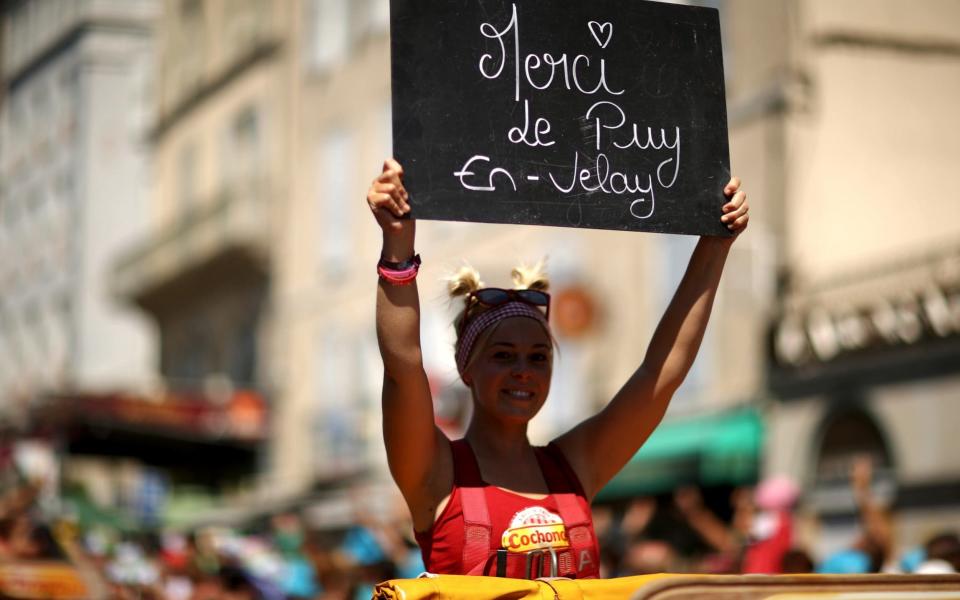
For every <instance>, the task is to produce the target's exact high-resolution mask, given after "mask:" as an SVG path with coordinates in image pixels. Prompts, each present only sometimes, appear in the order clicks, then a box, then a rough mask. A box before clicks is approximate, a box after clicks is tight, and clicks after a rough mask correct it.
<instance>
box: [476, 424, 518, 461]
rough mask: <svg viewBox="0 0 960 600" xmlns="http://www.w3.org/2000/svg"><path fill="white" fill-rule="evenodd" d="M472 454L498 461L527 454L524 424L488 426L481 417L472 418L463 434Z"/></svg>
mask: <svg viewBox="0 0 960 600" xmlns="http://www.w3.org/2000/svg"><path fill="white" fill-rule="evenodd" d="M464 437H465V438H467V441H468V442H470V447H471V448H472V449H473V452H474V454H477V455H479V456H483V457H486V458H491V459H495V460H497V461H498V462H499V461H510V460H512V459H516V458H519V457H523V456H527V455H528V454H529V453H530V451H531V446H530V440H529V439H527V426H526V424H523V425H518V426H516V427H502V426H498V427H495V428H494V427H490V426H489V425H488V424H485V423H484V422H483V419H474V420H473V421H471V422H470V426H469V427H467V432H466V434H465V435H464ZM507 464H509V463H507Z"/></svg>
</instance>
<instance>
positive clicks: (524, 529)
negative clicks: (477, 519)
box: [500, 506, 570, 552]
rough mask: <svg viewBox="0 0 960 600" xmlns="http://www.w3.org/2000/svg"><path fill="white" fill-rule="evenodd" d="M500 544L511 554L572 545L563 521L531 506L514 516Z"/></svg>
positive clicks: (547, 511) (552, 514) (548, 512)
mask: <svg viewBox="0 0 960 600" xmlns="http://www.w3.org/2000/svg"><path fill="white" fill-rule="evenodd" d="M500 543H501V544H502V546H503V547H504V548H506V549H507V550H508V551H510V552H528V551H530V550H538V549H540V548H554V549H556V548H566V547H568V546H569V545H570V542H569V540H568V539H567V530H566V528H565V527H564V526H563V519H561V518H560V517H559V516H558V515H555V514H554V513H552V512H550V511H549V510H547V509H545V508H543V507H542V506H531V507H529V508H525V509H523V510H521V511H520V512H518V513H517V514H515V515H513V518H512V519H510V526H509V527H508V528H507V530H506V531H504V532H503V537H502V538H501V541H500Z"/></svg>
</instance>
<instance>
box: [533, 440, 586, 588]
mask: <svg viewBox="0 0 960 600" xmlns="http://www.w3.org/2000/svg"><path fill="white" fill-rule="evenodd" d="M537 456H538V458H541V469H542V470H544V475H545V476H546V477H545V478H546V479H547V485H548V486H549V487H550V493H551V495H553V497H554V499H555V500H556V502H557V510H558V511H560V518H561V519H563V523H564V526H565V527H566V529H567V536H568V538H569V540H570V548H571V550H573V557H574V559H575V560H576V561H577V563H578V564H577V565H571V567H572V568H573V569H574V570H576V571H578V572H579V571H580V567H583V566H585V565H584V562H585V561H584V560H583V557H584V556H585V555H584V553H585V552H586V556H587V557H588V558H589V562H590V563H591V566H593V567H594V568H596V566H597V563H596V561H597V560H598V559H599V557H598V556H593V549H594V547H595V541H594V539H593V538H594V534H593V520H592V519H591V517H590V514H589V513H588V512H587V510H585V508H584V507H585V506H587V501H586V496H585V495H584V492H583V487H582V486H581V485H580V479H579V478H578V477H577V474H576V473H575V472H574V470H573V467H571V466H570V463H568V462H567V458H566V457H565V456H564V455H563V451H562V450H561V449H560V448H559V447H558V446H556V445H555V444H553V443H551V444H550V445H548V446H546V447H544V448H537ZM548 464H549V466H547V465H548ZM545 467H546V468H545ZM551 467H552V468H551ZM548 469H549V471H548ZM550 471H552V473H550ZM551 474H559V475H560V477H562V481H558V480H557V478H556V477H555V476H551ZM563 484H565V485H563ZM561 485H562V489H558V488H560V486H561ZM581 575H582V574H581Z"/></svg>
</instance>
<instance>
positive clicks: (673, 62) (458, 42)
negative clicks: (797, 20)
mask: <svg viewBox="0 0 960 600" xmlns="http://www.w3.org/2000/svg"><path fill="white" fill-rule="evenodd" d="M391 47H392V70H393V73H392V76H393V139H394V155H395V156H396V158H397V159H398V160H399V161H400V163H401V164H403V165H404V168H405V171H406V175H405V180H404V181H405V184H406V186H407V188H408V190H409V191H410V197H411V207H412V216H414V217H415V218H417V219H443V220H454V221H473V222H488V223H525V224H536V225H555V226H564V227H590V228H599V229H621V230H635V231H654V232H670V233H685V234H707V235H729V231H728V230H727V229H726V227H724V226H723V225H722V224H721V223H720V215H721V210H720V207H721V206H722V205H723V203H724V202H725V199H724V197H723V186H724V185H725V184H726V182H727V180H728V179H729V178H730V167H729V152H728V148H727V113H726V104H725V99H724V83H723V56H722V52H721V45H720V24H719V18H718V14H717V11H716V10H714V9H709V8H699V7H691V6H681V5H673V4H663V3H659V2H649V1H644V0H526V1H524V2H521V1H519V0H514V1H513V2H511V1H507V0H391Z"/></svg>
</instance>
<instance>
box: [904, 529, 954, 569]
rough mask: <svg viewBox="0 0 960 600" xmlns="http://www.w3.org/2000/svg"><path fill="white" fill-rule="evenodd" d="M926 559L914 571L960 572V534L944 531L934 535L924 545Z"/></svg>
mask: <svg viewBox="0 0 960 600" xmlns="http://www.w3.org/2000/svg"><path fill="white" fill-rule="evenodd" d="M923 550H924V560H923V562H921V563H920V564H919V565H918V566H917V568H916V569H915V570H914V573H918V574H929V575H936V574H949V573H960V536H958V535H957V532H955V531H944V532H942V533H938V534H937V535H935V536H933V537H932V538H930V539H929V540H927V543H926V544H924V546H923Z"/></svg>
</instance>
